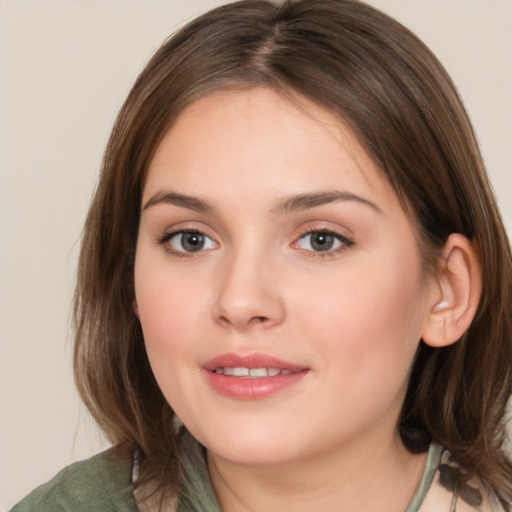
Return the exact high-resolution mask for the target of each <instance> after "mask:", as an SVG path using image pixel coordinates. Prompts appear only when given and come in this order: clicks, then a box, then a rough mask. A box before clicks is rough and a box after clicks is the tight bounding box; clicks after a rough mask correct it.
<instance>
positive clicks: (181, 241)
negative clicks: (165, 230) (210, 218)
mask: <svg viewBox="0 0 512 512" xmlns="http://www.w3.org/2000/svg"><path fill="white" fill-rule="evenodd" d="M160 243H162V244H163V245H166V246H167V248H168V250H169V251H170V252H171V253H193V252H199V251H202V250H206V249H215V248H216V247H217V243H216V242H215V241H214V240H212V239H211V238H210V237H209V236H207V235H205V234H204V233H201V232H200V231H175V232H174V233H169V234H167V235H165V236H164V237H163V239H161V240H160Z"/></svg>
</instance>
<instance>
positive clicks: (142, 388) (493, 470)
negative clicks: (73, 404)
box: [74, 0, 512, 506]
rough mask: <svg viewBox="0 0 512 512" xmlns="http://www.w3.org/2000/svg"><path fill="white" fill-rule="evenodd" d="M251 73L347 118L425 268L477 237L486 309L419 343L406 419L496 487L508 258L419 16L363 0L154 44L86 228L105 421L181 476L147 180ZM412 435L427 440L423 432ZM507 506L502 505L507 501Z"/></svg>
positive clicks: (89, 350) (94, 363)
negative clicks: (137, 290) (148, 244)
mask: <svg viewBox="0 0 512 512" xmlns="http://www.w3.org/2000/svg"><path fill="white" fill-rule="evenodd" d="M254 86H267V87H271V88H273V89H275V90H277V91H279V92H281V93H283V94H289V93H291V94H297V93H298V94H299V95H302V96H303V97H306V98H308V99H310V100H312V101H313V102H315V103H316V104H318V105H320V106H321V107H323V108H326V109H328V110H329V111H331V112H334V113H336V114H337V115H339V116H340V118H342V119H343V120H344V121H345V122H347V123H348V124H349V125H350V126H351V128H352V130H353V131H354V133H355V134H356V136H357V137H358V139H359V141H360V142H361V143H362V144H363V145H364V147H365V148H366V150H367V151H368V153H369V155H371V157H372V158H373V159H374V161H375V162H376V163H377V164H378V165H379V166H380V167H381V168H382V169H383V172H384V173H385V174H386V176H387V178H388V179H389V181H390V183H391V184H392V185H393V187H394V189H395V190H396V192H397V194H398V196H399V197H400V198H401V200H402V202H403V204H404V206H405V207H406V208H408V211H409V212H410V214H411V217H412V218H413V219H414V221H415V223H416V224H417V229H418V239H419V243H420V247H421V249H422V254H423V257H424V266H425V269H426V271H427V273H429V274H433V273H435V272H436V269H437V264H438V257H439V254H440V250H441V248H442V247H443V245H444V243H445V241H446V239H447V237H448V236H449V235H450V234H451V233H461V234H463V235H465V236H466V237H468V238H469V239H471V240H474V241H475V243H476V244H477V246H478V247H479V248H480V253H481V254H480V257H481V261H482V266H483V283H484V284H483V292H482V297H481V301H480V304H479V308H478V311H477V315H476V317H475V319H474V321H473V323H472V325H471V327H470V328H469V330H468V331H467V332H466V333H465V334H464V336H463V337H462V339H460V340H459V341H458V342H457V343H455V344H454V345H451V346H448V347H446V348H431V347H428V346H427V345H426V344H424V343H420V347H419V350H418V353H417V357H416V361H415V364H414V368H413V370H412V374H411V378H410V384H409V388H408V392H407V397H406V400H405V402H404V406H403V409H402V414H401V419H400V428H401V433H402V438H403V440H404V443H405V444H406V446H407V447H408V448H409V449H410V450H413V451H421V450H423V449H425V446H424V443H423V442H422V436H419V437H418V435H416V434H417V433H418V432H426V433H427V437H428V438H430V437H432V438H434V439H436V440H437V441H439V442H441V443H442V444H443V445H445V446H446V447H447V448H448V449H449V450H450V451H451V452H452V454H453V457H454V459H455V460H457V461H458V462H459V463H460V464H461V465H462V467H463V469H464V470H465V471H467V472H468V473H469V474H471V475H476V476H477V477H479V478H481V480H482V481H483V482H484V484H485V485H487V486H488V488H489V489H491V490H493V491H494V492H495V493H496V494H497V495H498V496H499V498H500V499H501V500H502V501H503V503H504V504H505V503H507V502H510V500H512V484H511V479H510V476H511V465H510V462H509V461H508V460H507V458H506V457H505V455H504V454H503V452H502V443H503V440H504V419H503V418H504V413H505V406H506V402H507V399H508V397H509V396H510V395H511V393H512V379H511V366H512V365H511V354H512V350H511V349H512V259H511V254H510V246H509V243H508V240H507V235H506V233H505V230H504V227H503V225H502V221H501V219H500V215H499V212H498V208H497V206H496V202H495V199H494V197H493V193H492V191H491V187H490V185H489V182H488V178H487V176H486V173H485V169H484V165H483V162H482V158H481V155H480V151H479V148H478V144H477V141H476V138H475V135H474V132H473V130H472V127H471V124H470V122H469V120H468V116H467V114H466V112H465V109H464V107H463V105H462V102H461V100H460V98H459V96H458V94H457V91H456V89H455V86H454V85H453V83H452V82H451V80H450V78H449V77H448V75H447V73H446V71H445V70H444V68H443V67H442V65H441V64H440V63H439V62H438V60H437V59H436V58H435V56H434V55H433V54H432V53H431V52H430V51H429V50H428V49H427V48H426V47H425V45H424V44H423V43H422V42H421V41H419V39H418V38H417V37H416V36H414V35H413V34H412V33H411V32H410V31H408V30H407V29H405V28H404V27H403V26H401V25H400V24H399V23H397V22H396V21H394V20H393V19H391V18H389V17H388V16H386V15H385V14H382V13H380V12H379V11H377V10H375V9H373V8H371V7H369V6H367V5H365V4H363V3H360V2H358V1H357V0H316V1H311V0H296V1H295V0H291V1H286V2H284V3H282V4H280V5H276V4H274V3H272V2H269V1H264V0H262V1H259V0H248V1H242V2H237V3H233V4H229V5H226V6H223V7H219V8H217V9H214V10H212V11H210V12H208V13H207V14H205V15H203V16H201V17H199V18H197V19H196V20H194V21H192V22H191V23H190V24H189V25H187V26H186V27H184V28H183V29H182V30H180V31H179V32H178V33H176V34H175V35H174V36H172V37H171V38H170V39H169V40H168V41H166V42H165V43H164V45H163V46H162V47H161V48H160V49H159V50H158V51H157V52H156V54H155V55H154V56H153V58H152V59H151V60H150V62H149V63H148V64H147V66H146V68H145V69H144V70H143V71H142V73H141V75H140V76H139V78H138V79H137V81H136V83H135V85H134V86H133V88H132V90H131V92H130V94H129V96H128V98H127V100H126V102H125V104H124V106H123V107H122V109H121V112H120V113H119V116H118V118H117V121H116V123H115V126H114V129H113V132H112V135H111V137H110V141H109V143H108V147H107V150H106V153H105V158H104V163H103V169H102V174H101V178H100V182H99V184H98V187H97V190H96V193H95V196H94V199H93V202H92V205H91V209H90V211H89V215H88V217H87V221H86V224H85V230H84V234H83V242H82V251H81V255H80V261H79V270H78V283H77V288H76V295H75V304H74V314H75V328H76V344H75V358H74V363H75V375H76V381H77V385H78V388H79V391H80V393H81V396H82V398H83V400H84V402H85V403H86V405H87V407H88V408H89V410H90V412H91V413H92V415H93V416H94V418H95V419H96V421H97V422H98V424H99V425H100V426H101V428H102V429H103V430H104V432H105V433H106V435H107V437H108V438H109V439H110V440H111V441H112V442H113V443H116V444H118V445H119V446H121V447H124V448H129V449H133V448H134V447H138V448H139V450H140V451H141V462H142V476H143V478H144V479H145V480H146V481H147V480H151V479H153V480H154V481H158V482H159V483H158V486H159V487H160V489H162V490H165V489H167V490H168V491H171V492H177V491H178V490H179V477H178V474H177V470H176V469H175V468H176V463H177V460H178V458H179V450H178V445H177V441H176V432H175V429H174V427H173V421H172V418H173V411H172V410H171V408H170V406H169V404H168V403H167V402H166V401H165V399H164V397H163V395H162V393H161V392H160V390H159V388H158V385H157V383H156V381H155V379H154V377H153V374H152V372H151V368H150V366H149V363H148V359H147V356H146V353H145V348H144V341H143V336H142V331H141V327H140V325H139V322H138V320H137V318H136V317H135V315H134V314H133V312H132V300H133V298H134V285H133V266H134V257H135V248H136V241H137V229H138V223H139V213H140V207H141V204H140V203H141V194H142V188H143V184H144V178H145V172H146V170H147V167H148V163H149V162H150V160H151V157H152V155H153V153H154V151H155V149H156V147H157V146H158V144H159V141H160V140H161V138H162V136H163V135H164V134H165V132H166V131H167V130H168V128H169V127H170V126H171V124H172V123H173V121H174V120H175V119H176V117H177V116H178V115H179V114H180V112H181V111H182V110H183V109H184V108H185V107H186V106H187V105H188V104H190V103H191V102H192V101H194V100H195V99H197V98H198V97H200V96H204V95H207V94H209V93H211V92H213V91H217V90H220V89H229V88H247V87H254ZM418 439H419V441H418ZM505 506H507V505H505Z"/></svg>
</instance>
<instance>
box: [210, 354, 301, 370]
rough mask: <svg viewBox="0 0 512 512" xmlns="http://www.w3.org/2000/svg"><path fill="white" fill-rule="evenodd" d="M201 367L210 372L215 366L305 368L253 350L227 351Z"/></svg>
mask: <svg viewBox="0 0 512 512" xmlns="http://www.w3.org/2000/svg"><path fill="white" fill-rule="evenodd" d="M203 368H204V369H205V370H209V371H211V372H213V371H215V370H216V369H217V368H249V369H251V368H279V369H281V370H291V371H294V372H297V371H301V370H305V369H306V367H304V366H299V365H296V364H293V363H290V362H288V361H283V360H282V359H278V358H277V357H274V356H271V355H268V354H262V353H258V352H254V353H251V354H237V353H228V354H221V355H219V356H215V357H213V358H212V359H209V360H208V361H206V363H204V365H203Z"/></svg>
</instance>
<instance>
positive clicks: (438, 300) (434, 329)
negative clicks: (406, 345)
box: [422, 233, 482, 347]
mask: <svg viewBox="0 0 512 512" xmlns="http://www.w3.org/2000/svg"><path fill="white" fill-rule="evenodd" d="M432 290H433V291H432V294H431V299H430V304H429V307H430V312H429V313H428V316H427V319H426V322H425V325H424V328H423V332H422V339H423V341H424V342H425V343H426V344H427V345H430V346H432V347H444V346H447V345H451V344H452V343H455V342H456V341H458V340H459V339H460V338H461V336H462V335H463V334H464V332H465V331H466V330H467V329H468V327H469V326H470V325H471V322H472V321H473V318H474V316H475V313H476V310H477V308H478V303H479V301H480V295H481V293H482V267H481V263H480V257H479V253H478V251H477V249H476V247H475V245H474V244H473V242H471V241H470V240H468V239H467V238H466V237H465V236H463V235H460V234H458V233H454V234H452V235H450V236H449V237H448V239H447V241H446V244H445V246H444V249H443V262H442V264H441V268H440V271H439V274H438V276H437V277H436V278H435V282H434V284H433V286H432Z"/></svg>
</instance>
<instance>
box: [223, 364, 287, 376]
mask: <svg viewBox="0 0 512 512" xmlns="http://www.w3.org/2000/svg"><path fill="white" fill-rule="evenodd" d="M215 373H216V374H217V375H228V376H230V377H242V378H247V379H260V378H263V377H277V376H278V375H291V374H292V373H297V372H296V371H293V370H286V369H281V368H246V367H243V366H241V367H240V366H239V367H234V368H232V367H229V366H226V367H219V368H216V369H215Z"/></svg>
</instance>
